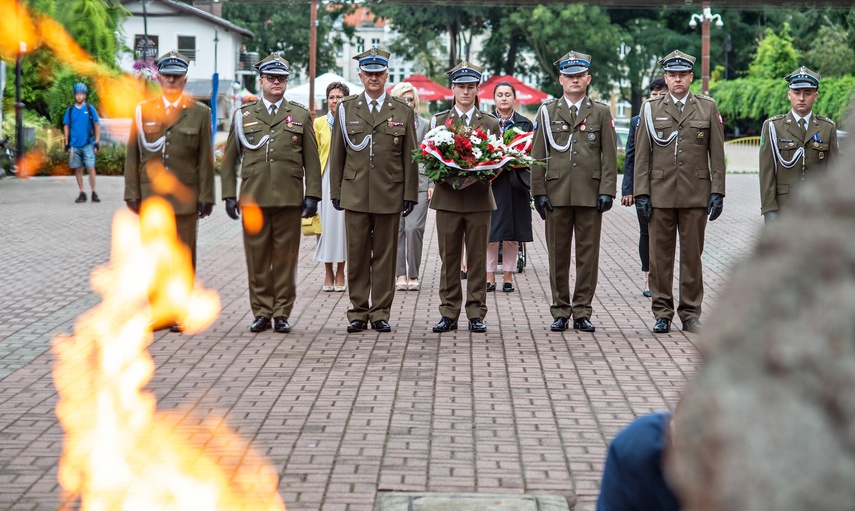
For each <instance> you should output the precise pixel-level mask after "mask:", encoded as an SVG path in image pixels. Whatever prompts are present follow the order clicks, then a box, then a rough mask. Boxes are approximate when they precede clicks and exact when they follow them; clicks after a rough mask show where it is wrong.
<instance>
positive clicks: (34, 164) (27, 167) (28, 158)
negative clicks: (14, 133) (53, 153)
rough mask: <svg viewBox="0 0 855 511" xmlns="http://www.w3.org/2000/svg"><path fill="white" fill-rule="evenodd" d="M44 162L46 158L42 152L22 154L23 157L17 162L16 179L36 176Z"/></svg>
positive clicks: (37, 150) (35, 151) (33, 151)
mask: <svg viewBox="0 0 855 511" xmlns="http://www.w3.org/2000/svg"><path fill="white" fill-rule="evenodd" d="M46 161H47V157H46V156H45V153H44V151H41V150H39V149H33V150H32V151H30V152H28V153H26V154H24V156H22V157H21V159H20V160H18V177H23V178H27V177H30V176H34V175H36V173H38V171H39V169H41V168H42V167H43V166H44V164H45V162H46Z"/></svg>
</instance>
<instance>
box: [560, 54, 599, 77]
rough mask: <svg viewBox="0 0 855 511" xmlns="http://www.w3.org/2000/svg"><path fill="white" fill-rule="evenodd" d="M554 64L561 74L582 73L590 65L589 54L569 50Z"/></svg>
mask: <svg viewBox="0 0 855 511" xmlns="http://www.w3.org/2000/svg"><path fill="white" fill-rule="evenodd" d="M554 64H555V66H557V67H558V71H559V72H560V73H561V74H563V75H577V74H579V73H584V72H585V71H587V70H588V68H590V67H591V56H590V55H585V54H584V53H579V52H577V51H570V52H567V54H566V55H564V56H563V57H561V58H560V59H558V60H557V61H556V62H555V63H554Z"/></svg>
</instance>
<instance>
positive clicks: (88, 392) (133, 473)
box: [53, 199, 285, 511]
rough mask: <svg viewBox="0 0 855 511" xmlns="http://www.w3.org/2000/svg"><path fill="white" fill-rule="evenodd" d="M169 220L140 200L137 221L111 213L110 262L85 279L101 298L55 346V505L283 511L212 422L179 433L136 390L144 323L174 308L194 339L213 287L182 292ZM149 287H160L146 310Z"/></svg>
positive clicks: (186, 278)
mask: <svg viewBox="0 0 855 511" xmlns="http://www.w3.org/2000/svg"><path fill="white" fill-rule="evenodd" d="M172 218H173V216H172V211H171V208H170V206H169V205H168V203H167V202H166V201H165V200H163V199H149V200H148V201H146V202H145V203H144V205H143V209H142V211H141V216H140V218H139V220H137V217H136V216H134V215H133V214H131V213H130V212H127V211H124V210H122V211H119V212H117V213H116V215H115V217H114V222H113V243H112V254H111V259H110V263H108V264H107V265H105V266H102V267H100V268H97V269H96V270H95V271H94V272H93V274H92V286H93V288H95V290H96V291H97V292H99V293H100V294H101V295H102V296H103V301H102V302H101V303H100V304H99V305H98V306H97V307H95V308H94V309H92V310H90V311H89V312H87V313H86V314H84V315H82V316H81V317H80V318H78V321H77V323H76V324H75V335H74V336H73V337H68V336H60V337H58V338H57V339H56V340H55V343H54V346H53V351H54V354H55V355H56V365H55V367H54V382H55V384H56V388H57V391H58V393H59V398H60V399H59V403H58V404H57V409H56V410H57V415H58V416H59V419H60V423H61V424H62V427H63V429H64V430H65V433H66V436H65V441H64V450H63V454H62V457H61V459H60V464H59V481H60V484H61V485H62V488H63V490H64V494H65V495H64V498H63V502H62V509H66V510H70V509H77V507H76V502H77V501H78V500H79V502H80V505H79V509H81V510H84V511H85V510H98V511H107V510H117V511H118V510H129V509H140V510H143V509H144V510H154V509H157V510H175V511H185V510H188V509H204V510H224V511H225V510H229V511H230V510H238V509H240V510H258V511H284V510H285V505H284V503H283V502H282V500H281V498H280V497H279V494H278V493H277V483H278V477H277V474H276V471H275V470H274V469H273V467H271V466H270V465H269V464H268V463H266V462H265V461H264V460H263V458H261V457H260V456H258V455H256V454H254V453H252V452H249V454H247V449H246V448H245V447H244V446H243V442H241V441H240V440H239V439H238V438H237V437H236V436H235V435H234V433H232V432H231V431H230V430H229V429H228V428H227V427H226V426H224V425H222V422H221V421H208V422H206V423H205V424H204V425H203V426H202V427H195V428H193V427H190V426H188V425H186V424H183V423H182V421H181V419H180V417H179V416H178V415H172V414H168V413H163V412H158V411H157V410H156V403H155V397H154V396H153V395H152V394H151V393H150V392H145V391H143V387H144V386H145V385H146V384H147V383H148V381H149V380H150V379H151V376H152V374H153V372H154V363H153V361H152V359H151V357H150V356H149V354H148V352H147V351H146V347H147V345H148V344H149V343H151V341H152V335H151V331H150V329H149V325H150V322H151V320H152V319H157V315H158V314H161V313H165V314H167V315H169V314H171V315H172V316H174V315H175V314H176V312H175V311H172V312H169V311H168V310H167V309H169V307H177V308H178V309H179V313H178V315H179V316H180V319H182V320H183V323H184V325H185V328H186V331H187V332H196V331H199V330H201V329H203V328H205V327H207V326H208V325H210V324H211V323H212V322H213V320H214V318H215V317H216V315H217V313H218V310H219V307H220V304H219V298H218V296H217V294H216V292H214V291H210V290H205V289H201V288H195V289H194V288H193V276H192V275H193V269H192V265H191V262H190V254H189V250H188V249H187V248H186V247H184V246H183V245H182V244H181V243H180V242H179V241H178V240H177V238H176V235H175V225H174V222H173V221H172ZM153 288H156V289H157V290H159V291H160V292H158V293H156V294H155V295H156V296H155V297H154V298H153V300H154V303H152V304H151V306H149V300H150V299H152V298H151V297H152V294H151V290H152V289H153ZM164 303H165V304H168V305H167V306H165V307H164V306H163V304H164ZM164 311H166V312H164ZM190 438H192V439H193V442H191V441H189V440H188V439H190ZM202 445H206V448H203V447H201V446H202ZM224 451H225V452H226V453H227V454H232V453H235V454H237V455H235V456H230V455H224ZM216 460H225V463H226V464H228V463H230V464H231V465H230V466H223V465H218V464H217V462H216Z"/></svg>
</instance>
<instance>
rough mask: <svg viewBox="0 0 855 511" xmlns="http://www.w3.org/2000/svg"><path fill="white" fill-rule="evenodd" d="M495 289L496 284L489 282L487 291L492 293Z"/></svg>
mask: <svg viewBox="0 0 855 511" xmlns="http://www.w3.org/2000/svg"><path fill="white" fill-rule="evenodd" d="M495 290H496V284H493V283H490V282H487V292H488V293H492V292H493V291H495Z"/></svg>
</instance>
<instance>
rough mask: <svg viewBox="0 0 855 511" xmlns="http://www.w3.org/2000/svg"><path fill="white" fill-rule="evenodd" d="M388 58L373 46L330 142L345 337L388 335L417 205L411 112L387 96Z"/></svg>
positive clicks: (340, 108)
mask: <svg viewBox="0 0 855 511" xmlns="http://www.w3.org/2000/svg"><path fill="white" fill-rule="evenodd" d="M389 57H390V53H389V52H387V51H384V50H381V49H378V48H371V49H369V50H368V51H365V52H363V53H360V54H359V55H357V56H355V57H354V59H355V60H357V61H359V78H360V80H361V81H362V85H363V86H364V87H365V92H364V93H363V94H358V95H353V96H348V97H347V98H344V99H343V100H342V101H341V103H339V105H338V115H336V116H335V124H334V125H333V127H332V134H331V137H332V138H331V141H330V163H329V165H330V197H331V200H332V203H333V207H335V208H336V209H337V210H344V211H345V216H344V222H345V235H346V237H347V267H348V272H347V285H348V291H349V293H350V302H351V305H352V306H353V307H352V308H351V309H350V310H348V311H347V319H348V321H349V322H350V323H349V324H348V326H347V331H348V332H361V331H363V330H365V329H366V328H368V323H369V322H370V324H371V328H373V329H374V330H376V331H378V332H390V331H391V330H392V327H391V326H390V325H389V315H390V309H391V307H392V299H393V298H394V296H395V262H396V257H397V254H398V227H399V225H400V222H401V216H402V214H401V212H402V211H403V216H407V215H409V214H410V213H411V212H412V211H413V207H415V205H416V204H417V203H418V200H419V170H418V165H417V164H415V163H414V162H413V150H415V148H416V134H415V117H414V115H415V114H414V113H413V109H412V108H410V107H409V106H408V105H407V102H406V101H404V100H402V99H401V98H395V97H392V96H391V95H388V96H387V94H386V89H385V85H386V79H387V78H388V76H389V73H388V68H389Z"/></svg>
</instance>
